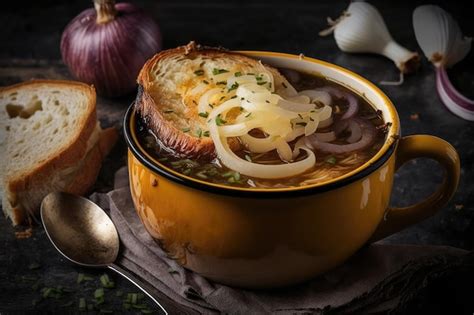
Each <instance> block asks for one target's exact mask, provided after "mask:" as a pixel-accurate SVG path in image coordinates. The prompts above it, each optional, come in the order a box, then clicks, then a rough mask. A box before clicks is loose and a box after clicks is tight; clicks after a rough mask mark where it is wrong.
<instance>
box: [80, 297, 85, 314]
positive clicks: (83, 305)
mask: <svg viewBox="0 0 474 315" xmlns="http://www.w3.org/2000/svg"><path fill="white" fill-rule="evenodd" d="M79 310H80V311H85V310H86V299H85V298H80V299H79Z"/></svg>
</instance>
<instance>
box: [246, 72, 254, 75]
mask: <svg viewBox="0 0 474 315" xmlns="http://www.w3.org/2000/svg"><path fill="white" fill-rule="evenodd" d="M247 75H255V73H252V72H247Z"/></svg>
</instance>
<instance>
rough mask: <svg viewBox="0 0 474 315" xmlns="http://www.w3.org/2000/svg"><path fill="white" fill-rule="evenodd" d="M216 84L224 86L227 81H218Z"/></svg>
mask: <svg viewBox="0 0 474 315" xmlns="http://www.w3.org/2000/svg"><path fill="white" fill-rule="evenodd" d="M216 84H223V85H226V84H227V81H219V82H216Z"/></svg>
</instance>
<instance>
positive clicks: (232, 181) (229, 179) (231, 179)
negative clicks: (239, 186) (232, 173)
mask: <svg viewBox="0 0 474 315" xmlns="http://www.w3.org/2000/svg"><path fill="white" fill-rule="evenodd" d="M227 181H228V182H229V183H235V178H234V177H229V178H228V179H227Z"/></svg>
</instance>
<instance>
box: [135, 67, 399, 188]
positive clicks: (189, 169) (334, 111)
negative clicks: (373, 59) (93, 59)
mask: <svg viewBox="0 0 474 315" xmlns="http://www.w3.org/2000/svg"><path fill="white" fill-rule="evenodd" d="M281 72H282V73H283V74H284V75H285V77H286V78H287V80H288V83H289V84H291V85H292V86H293V87H294V88H295V90H296V91H299V95H297V96H294V97H293V98H291V99H290V101H289V102H283V101H279V103H278V104H281V108H278V110H279V111H280V110H281V109H283V111H281V112H282V115H285V113H286V112H287V111H289V112H298V114H297V115H296V116H295V115H293V116H295V117H294V118H292V119H291V124H292V127H293V130H292V132H294V131H297V130H299V134H300V135H299V136H297V137H295V138H294V139H292V137H290V136H289V137H287V139H289V141H288V143H285V144H283V146H279V147H277V148H275V149H271V150H265V149H262V147H258V146H259V143H262V144H263V145H262V146H265V145H268V143H269V141H268V139H269V137H270V135H269V133H270V132H272V130H270V129H271V128H270V129H269V128H268V127H267V129H264V128H252V129H251V130H249V131H248V134H246V135H245V137H243V136H242V137H232V138H233V139H237V141H238V143H239V145H238V146H237V149H233V150H232V153H234V154H235V155H236V156H237V157H238V158H239V159H240V160H241V161H245V162H249V163H246V165H251V164H255V165H256V167H258V166H260V165H276V166H278V165H281V166H283V165H288V166H291V164H292V163H300V164H302V163H304V162H305V161H306V160H308V159H310V158H312V157H314V162H313V164H312V165H311V166H310V167H307V168H306V169H305V170H304V171H303V172H301V173H299V174H296V175H292V176H286V177H285V176H283V177H279V178H269V177H273V174H270V175H269V176H266V174H268V172H267V173H265V172H264V173H262V174H265V176H252V175H251V174H252V172H251V171H249V172H248V173H250V174H247V175H246V174H243V172H239V171H238V170H236V169H234V168H232V167H229V165H228V164H229V161H228V158H227V161H226V162H227V163H223V159H222V158H221V156H219V154H217V156H216V157H214V158H213V159H212V160H210V161H209V160H196V159H189V158H183V157H181V156H179V154H176V153H175V152H174V151H173V150H171V149H170V148H167V147H166V146H164V145H162V143H161V141H160V139H159V138H158V137H156V135H155V134H154V133H153V131H152V130H151V129H149V128H147V121H145V120H143V119H140V118H138V119H137V124H136V126H137V130H136V131H137V134H138V138H139V139H140V141H141V145H142V147H143V148H144V149H145V150H146V151H147V152H148V153H149V154H150V155H152V156H153V157H155V158H156V159H157V160H158V161H159V162H160V163H162V164H164V165H166V166H167V167H169V168H171V169H173V170H175V171H177V172H179V173H181V174H183V175H186V176H189V177H193V178H196V179H199V180H203V181H207V182H211V183H216V184H224V185H229V186H237V187H245V188H265V189H271V188H285V187H297V186H305V185H311V184H317V183H323V182H326V181H329V180H331V179H334V178H337V177H339V176H341V175H343V174H345V173H348V172H350V171H352V170H354V169H356V168H357V167H359V166H361V165H362V164H364V163H365V162H367V161H368V160H369V159H370V158H371V157H372V156H374V155H375V154H376V153H377V151H378V150H379V149H380V148H381V147H382V145H383V143H384V141H385V137H386V133H387V130H388V128H389V127H390V123H385V122H384V121H383V119H382V116H381V113H380V112H379V111H377V110H375V109H374V108H373V107H372V106H371V105H370V104H369V103H368V102H367V100H365V99H364V98H363V97H361V96H360V95H357V94H356V93H354V92H353V91H351V90H349V89H347V88H346V87H344V86H341V85H339V84H337V83H335V82H333V81H330V80H328V79H327V78H324V77H321V76H318V75H314V74H308V73H301V72H296V71H294V70H289V69H281ZM260 80H261V79H260ZM257 85H259V86H261V84H259V82H257ZM251 92H253V91H251ZM257 92H258V91H257ZM237 94H238V92H237ZM256 94H258V93H256ZM250 95H251V94H250ZM328 97H329V98H328ZM231 98H234V99H235V98H237V96H233V97H231ZM241 99H242V101H243V97H242V98H241ZM308 99H309V101H308ZM265 101H266V103H270V102H269V101H268V100H265ZM300 103H301V104H306V105H305V106H303V105H298V104H300ZM295 104H296V105H295ZM308 104H310V105H313V106H314V109H311V106H310V107H308V106H307V105H308ZM209 106H211V105H209ZM220 106H222V105H220ZM269 106H270V105H269ZM294 106H296V107H298V106H301V109H296V110H295V108H294ZM326 107H328V108H326ZM303 108H304V109H303ZM306 109H310V110H309V111H307V112H305V113H303V111H304V110H306ZM233 110H234V112H233V113H232V112H231V111H229V112H228V113H227V114H226V115H227V116H226V117H224V118H223V117H222V116H221V115H218V116H216V118H215V119H216V124H217V125H218V126H224V125H225V123H226V122H227V121H226V119H227V120H229V119H228V117H234V118H235V117H237V118H235V119H236V123H235V124H234V125H233V126H237V127H239V120H238V119H239V118H238V117H247V118H248V117H250V116H251V115H252V114H254V113H252V112H251V111H250V110H249V109H247V107H246V110H249V112H248V113H247V114H245V113H246V112H245V109H242V107H240V111H243V110H244V112H243V113H240V112H239V109H235V108H234V109H233ZM323 110H327V111H330V114H329V115H328V114H327V113H326V114H325V115H326V116H324V118H325V119H321V120H320V121H318V123H317V127H314V128H315V132H312V133H311V132H310V133H309V134H307V133H305V132H307V131H308V130H307V129H308V126H309V125H310V124H312V123H313V122H314V119H312V117H316V116H312V113H313V112H314V113H318V114H320V116H319V117H321V115H323V114H324V113H323ZM235 112H237V113H235ZM300 113H302V114H300ZM244 114H245V115H244ZM206 115H208V113H206ZM255 115H256V114H255ZM304 115H305V116H304ZM293 116H291V117H293ZM206 117H207V116H206ZM242 119H245V118H242ZM242 119H241V120H242ZM256 120H257V119H256ZM276 121H277V122H278V120H276ZM267 126H268V125H267ZM270 126H271V127H275V128H277V127H278V124H277V123H273V126H272V125H271V124H270ZM231 127H232V126H231ZM237 127H232V128H233V129H236V128H237ZM233 129H230V128H228V130H230V131H229V134H230V135H232V130H233ZM303 129H304V130H303ZM267 131H268V132H267ZM301 133H303V134H301ZM210 136H211V135H210V132H209V131H202V132H201V134H199V137H210ZM229 138H231V137H229ZM224 139H226V138H224ZM260 140H263V141H260ZM225 141H226V142H227V140H225ZM275 146H278V145H275ZM270 148H272V147H270ZM288 148H289V149H290V151H288ZM298 148H302V149H298ZM298 151H299V152H298ZM238 162H239V161H237V163H238ZM245 162H244V163H240V164H236V165H239V167H240V165H241V164H245ZM226 165H227V166H226ZM294 165H297V164H294ZM242 167H245V165H243V166H242ZM276 170H277V169H276Z"/></svg>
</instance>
